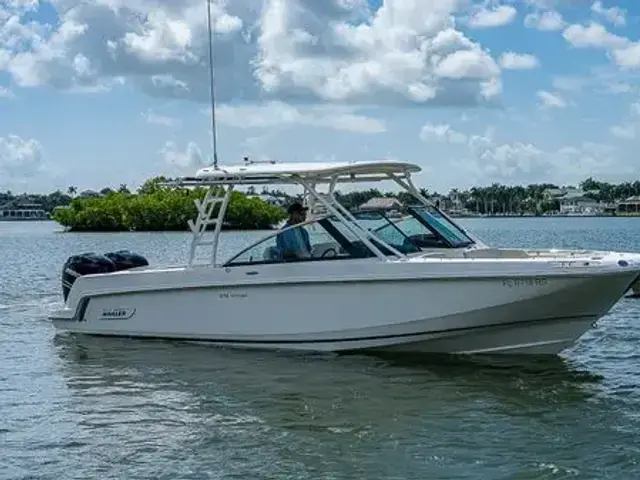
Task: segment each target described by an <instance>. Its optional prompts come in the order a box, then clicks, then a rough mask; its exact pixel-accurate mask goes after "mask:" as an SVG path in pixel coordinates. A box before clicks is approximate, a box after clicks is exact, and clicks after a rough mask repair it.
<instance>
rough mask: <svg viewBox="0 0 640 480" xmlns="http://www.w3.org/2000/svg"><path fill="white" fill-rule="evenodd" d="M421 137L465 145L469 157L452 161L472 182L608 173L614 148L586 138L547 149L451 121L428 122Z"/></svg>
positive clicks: (516, 181)
mask: <svg viewBox="0 0 640 480" xmlns="http://www.w3.org/2000/svg"><path fill="white" fill-rule="evenodd" d="M420 138H421V139H422V140H423V141H425V142H429V141H432V140H438V141H441V142H443V141H444V142H448V143H451V144H457V145H464V146H466V148H467V149H468V152H469V155H470V156H469V157H467V158H464V157H462V158H461V157H459V156H456V157H455V159H454V160H453V161H452V164H453V168H455V169H456V171H464V172H465V176H466V177H470V178H471V179H472V180H473V181H472V184H475V185H478V184H479V183H482V184H489V183H492V182H501V183H507V184H522V183H525V182H549V181H556V182H559V183H561V184H562V183H575V182H578V181H580V180H583V179H584V172H585V171H587V172H590V174H593V175H597V174H601V173H607V172H609V171H610V169H611V168H612V165H613V162H614V160H613V159H614V156H613V155H614V153H615V152H614V149H613V148H612V147H611V146H609V145H602V144H596V143H592V142H585V143H583V144H581V145H566V146H564V147H562V148H559V149H557V150H548V149H543V148H541V147H539V146H538V145H536V144H534V143H530V142H518V141H514V142H505V143H502V142H499V141H497V140H496V138H495V135H494V132H493V131H492V129H487V131H486V132H485V133H484V134H481V135H477V134H465V133H461V132H458V131H456V130H454V129H452V128H451V127H450V126H449V125H445V124H441V125H433V124H427V125H425V126H424V127H423V128H422V130H421V131H420Z"/></svg>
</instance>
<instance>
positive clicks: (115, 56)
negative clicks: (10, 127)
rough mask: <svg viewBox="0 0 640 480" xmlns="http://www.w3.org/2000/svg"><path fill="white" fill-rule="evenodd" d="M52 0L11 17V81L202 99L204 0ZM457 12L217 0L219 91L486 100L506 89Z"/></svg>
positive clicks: (1, 62)
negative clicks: (458, 23)
mask: <svg viewBox="0 0 640 480" xmlns="http://www.w3.org/2000/svg"><path fill="white" fill-rule="evenodd" d="M52 5H53V6H54V8H56V10H57V13H58V17H59V20H60V21H59V25H57V26H55V27H44V26H41V25H38V24H35V23H25V24H21V23H20V22H19V21H17V20H13V23H12V24H11V25H12V27H11V28H12V29H13V30H14V31H15V32H18V31H19V35H18V34H17V33H16V34H12V35H5V36H3V35H2V34H0V52H3V51H4V52H5V53H0V70H1V69H5V70H6V71H7V72H9V73H10V74H11V76H12V77H13V80H14V81H15V82H16V83H17V84H18V85H20V86H23V87H33V86H39V85H52V86H54V87H57V88H63V89H69V88H76V89H77V88H80V87H82V88H89V87H91V86H100V87H101V88H103V89H107V88H110V87H113V86H115V85H121V84H122V83H123V82H124V83H128V84H131V85H132V86H137V87H138V88H141V89H142V90H144V91H146V92H149V93H152V94H154V95H164V96H171V97H177V98H189V99H195V100H199V101H206V99H207V97H208V75H207V59H208V51H207V43H206V39H207V36H206V35H207V33H206V14H205V9H206V2H204V1H201V0H176V1H175V2H167V1H166V0H141V1H138V2H130V1H125V0H100V1H96V2H80V3H78V2H75V1H72V0H55V2H53V3H52ZM460 8H462V7H461V3H460V2H458V0H422V1H420V2H417V1H413V2H399V1H395V0H386V1H385V2H384V3H383V4H382V6H381V7H380V8H379V9H378V10H376V11H373V12H372V11H370V6H369V3H368V2H367V1H366V0H334V1H331V2H330V1H309V0H286V1H285V0H264V2H263V4H262V5H260V3H259V2H255V0H236V1H234V2H224V3H221V2H216V3H215V4H214V12H213V16H214V22H215V29H216V32H217V34H216V66H217V67H218V68H217V71H216V89H217V91H216V93H217V94H218V99H219V100H221V101H230V100H231V99H234V100H237V99H244V100H252V101H255V100H257V99H264V98H268V99H272V100H278V99H279V100H286V101H287V102H290V103H291V102H297V101H309V100H311V101H318V100H320V101H331V102H346V103H353V102H363V103H394V102H395V103H397V102H411V103H429V102H431V103H435V104H440V105H442V104H455V105H475V104H478V103H484V102H487V101H491V100H493V98H494V97H497V96H498V95H499V94H500V92H501V82H500V68H499V67H498V66H497V64H496V63H495V61H494V60H493V58H492V57H491V55H490V54H489V53H488V52H487V51H486V49H484V48H483V47H482V46H481V45H480V44H478V43H476V42H475V41H472V40H471V39H470V38H468V37H467V36H465V35H464V34H463V33H461V32H460V31H458V30H456V29H455V19H454V17H455V15H456V14H459V13H460ZM505 9H506V10H505ZM511 9H513V7H504V8H498V9H496V10H495V11H494V15H497V14H496V12H498V14H500V15H504V12H511ZM501 12H502V13H501ZM510 15H511V14H510ZM493 18H494V19H495V18H497V17H493ZM478 21H479V24H483V23H485V24H486V21H487V20H486V19H485V20H482V19H480V20H478ZM494 22H495V20H494ZM5 30H6V27H5ZM16 39H20V40H19V42H18V43H19V45H18V44H16V42H17V40H16ZM115 78H118V79H121V80H122V82H120V81H119V82H115V83H114V82H113V79H115Z"/></svg>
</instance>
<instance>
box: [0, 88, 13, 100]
mask: <svg viewBox="0 0 640 480" xmlns="http://www.w3.org/2000/svg"><path fill="white" fill-rule="evenodd" d="M13 96H14V95H13V92H12V91H11V90H9V89H8V88H6V87H3V86H1V85H0V98H13Z"/></svg>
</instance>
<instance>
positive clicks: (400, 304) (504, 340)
mask: <svg viewBox="0 0 640 480" xmlns="http://www.w3.org/2000/svg"><path fill="white" fill-rule="evenodd" d="M637 275H638V273H637V271H634V270H630V269H629V270H619V271H616V272H606V273H602V274H592V275H588V276H585V275H579V274H576V275H570V274H565V275H554V276H546V277H540V276H532V277H522V278H516V277H508V278H505V277H493V278H491V277H478V278H467V279H461V278H458V279H455V280H454V279H443V278H423V279H412V278H405V279H401V280H398V279H390V280H371V279H368V280H365V279H360V280H359V281H357V282H356V281H353V282H349V281H344V280H340V281H338V280H336V281H327V280H322V281H320V280H318V281H309V280H308V279H307V281H305V282H300V283H297V282H294V283H282V284H254V285H240V286H228V285H226V286H225V285H218V286H209V287H185V288H173V289H172V288H166V289H163V290H160V291H141V292H127V293H126V294H125V293H112V294H108V293H107V294H102V295H95V296H88V297H85V298H84V299H83V300H82V301H81V302H79V304H78V306H77V307H78V308H77V309H76V310H75V311H74V313H73V315H70V314H69V313H70V310H66V311H63V312H61V313H60V314H58V315H54V316H53V318H52V320H53V322H54V324H55V325H56V327H58V328H59V329H62V330H67V331H71V332H75V333H84V334H92V335H110V336H111V335H113V336H129V337H146V338H161V339H177V340H189V341H206V342H211V343H214V344H217V345H225V346H233V347H241V348H261V349H264V348H267V349H292V350H312V351H354V350H385V351H402V352H417V353H422V352H425V353H426V352H429V353H514V354H515V353H518V354H519V353H535V354H556V353H559V352H561V351H562V350H563V349H565V348H567V347H568V346H570V345H571V344H573V343H574V342H575V341H576V340H577V339H578V338H579V337H580V336H581V335H583V334H584V333H585V332H586V331H587V330H589V329H590V328H591V327H592V325H593V324H594V323H595V322H596V320H597V319H598V318H600V317H601V316H602V315H604V314H606V312H607V311H608V310H609V309H610V308H611V307H612V306H613V305H614V304H615V303H616V302H617V300H618V299H620V298H621V297H622V296H623V294H624V292H625V291H626V290H627V289H628V288H629V285H630V284H631V283H632V282H633V281H634V280H635V279H636V278H637Z"/></svg>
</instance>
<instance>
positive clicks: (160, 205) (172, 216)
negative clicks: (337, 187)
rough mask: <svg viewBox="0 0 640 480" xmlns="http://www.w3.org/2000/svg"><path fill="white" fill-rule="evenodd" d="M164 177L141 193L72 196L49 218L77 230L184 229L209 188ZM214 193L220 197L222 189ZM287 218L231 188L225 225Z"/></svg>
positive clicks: (261, 225)
mask: <svg viewBox="0 0 640 480" xmlns="http://www.w3.org/2000/svg"><path fill="white" fill-rule="evenodd" d="M165 181H167V179H166V178H164V177H157V178H154V179H151V180H148V181H147V182H145V183H144V184H143V185H142V187H140V189H139V190H138V192H137V193H131V192H130V191H128V189H126V190H125V189H124V188H120V189H118V190H111V191H109V192H106V193H103V194H101V195H100V196H84V197H78V198H74V199H72V200H71V202H70V204H69V205H68V206H66V207H63V208H56V209H55V210H54V211H53V214H52V216H51V218H52V219H53V220H55V221H56V222H58V223H59V224H60V225H62V226H64V227H66V228H67V230H69V231H74V232H98V231H99V232H117V231H172V230H173V231H184V230H186V229H188V223H187V222H188V221H189V220H192V219H195V218H196V215H197V209H196V206H195V200H196V199H202V198H204V196H205V193H206V189H205V188H195V189H187V188H169V187H166V186H163V185H161V184H162V183H163V182H165ZM216 193H217V194H219V195H222V194H223V192H222V189H220V191H219V192H216ZM219 207H220V206H219V205H216V207H215V209H214V215H215V214H216V213H217V211H218V209H219ZM284 217H285V212H284V210H283V209H282V208H279V207H277V206H273V205H270V204H269V203H267V202H265V201H263V200H261V199H260V198H256V197H250V196H247V195H245V194H243V193H241V192H233V193H232V196H231V199H230V201H229V206H228V208H227V212H226V215H225V223H224V225H223V228H225V229H237V230H245V229H246V230H250V229H268V228H270V227H272V226H273V225H274V224H277V223H278V222H279V221H281V220H282V219H284Z"/></svg>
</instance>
